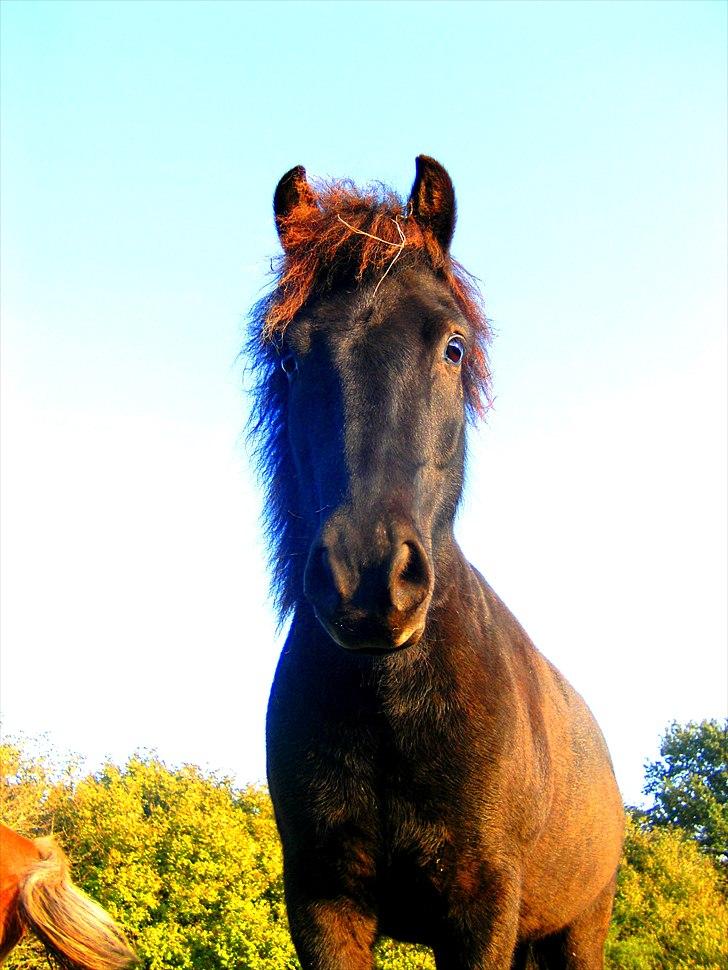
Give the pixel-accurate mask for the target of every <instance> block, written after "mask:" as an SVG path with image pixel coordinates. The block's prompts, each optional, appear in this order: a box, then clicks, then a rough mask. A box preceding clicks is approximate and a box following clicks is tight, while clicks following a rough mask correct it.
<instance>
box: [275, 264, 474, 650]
mask: <svg viewBox="0 0 728 970" xmlns="http://www.w3.org/2000/svg"><path fill="white" fill-rule="evenodd" d="M390 275H391V278H390V277H387V278H386V279H385V280H384V282H383V284H382V285H381V286H380V287H379V290H378V292H377V293H376V296H374V295H373V290H374V288H375V284H374V283H372V284H370V285H367V286H366V287H363V288H360V289H358V290H355V291H353V292H349V293H344V294H341V295H333V296H330V297H327V298H324V299H321V300H319V301H318V302H317V303H316V304H314V305H313V306H311V307H310V308H309V309H308V310H307V311H306V312H304V313H303V314H301V315H300V316H299V317H298V318H297V319H296V320H294V321H293V323H292V324H291V325H290V326H289V328H288V330H287V332H286V336H285V340H284V342H283V345H282V348H281V355H280V366H281V368H282V369H283V371H284V372H285V373H286V374H287V381H288V404H287V407H288V430H289V444H290V448H291V451H292V457H293V461H294V464H295V468H296V473H297V480H298V488H299V493H300V499H301V506H302V507H304V508H307V509H308V510H310V511H312V512H313V513H315V516H316V519H315V528H316V527H317V532H316V534H315V537H314V538H313V540H312V542H311V544H310V548H309V551H308V559H307V563H306V568H305V573H304V591H305V595H306V597H307V598H308V600H309V601H310V603H311V604H312V606H313V608H314V610H315V612H316V616H317V617H318V619H319V621H320V622H321V624H322V626H323V627H324V628H325V630H326V631H327V632H328V634H329V635H330V636H331V637H332V638H333V639H334V640H335V641H336V642H337V643H338V644H340V645H341V646H342V647H345V648H347V649H351V650H368V651H385V650H394V649H398V648H401V647H405V646H408V645H410V644H414V643H416V642H417V641H418V640H419V639H420V637H421V635H422V632H423V630H424V627H425V622H426V617H427V611H428V607H429V605H430V601H431V598H432V593H433V588H434V583H435V568H436V562H437V553H438V550H439V549H440V548H441V547H442V540H443V539H444V538H446V537H447V536H448V535H449V534H450V531H451V526H452V520H453V517H454V514H455V508H456V505H457V501H458V498H459V495H460V492H461V489H462V477H463V462H464V439H465V402H464V391H463V381H462V367H463V363H464V361H465V356H466V355H467V353H468V342H469V337H470V334H469V332H468V324H467V322H466V321H465V319H464V318H463V316H462V314H461V313H460V311H459V310H458V307H457V305H456V303H455V301H454V300H453V298H452V296H451V295H450V293H449V292H448V290H447V287H446V286H445V284H444V283H442V282H441V281H439V280H438V279H437V278H436V276H435V274H434V273H433V272H432V270H431V269H430V268H429V267H427V266H425V265H417V264H416V263H415V265H413V266H408V267H407V268H406V269H403V270H401V271H400V272H399V273H396V274H395V273H392V274H390Z"/></svg>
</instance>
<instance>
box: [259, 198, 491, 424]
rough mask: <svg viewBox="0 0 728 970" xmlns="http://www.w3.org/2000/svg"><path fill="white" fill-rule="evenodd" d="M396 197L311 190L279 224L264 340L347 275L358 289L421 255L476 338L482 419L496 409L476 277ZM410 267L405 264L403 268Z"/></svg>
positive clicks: (473, 367) (470, 370) (470, 361)
mask: <svg viewBox="0 0 728 970" xmlns="http://www.w3.org/2000/svg"><path fill="white" fill-rule="evenodd" d="M411 209H412V206H411V205H410V204H409V203H405V202H403V201H402V199H401V198H400V197H399V196H398V195H397V194H396V193H395V192H393V191H392V190H391V189H388V188H387V187H386V186H382V185H372V186H367V187H366V188H359V187H357V186H356V185H355V184H354V183H353V182H351V181H349V180H336V181H331V182H325V183H324V182H319V183H315V185H314V186H310V185H308V184H307V185H306V191H303V192H301V193H300V195H299V196H298V199H297V201H296V204H295V205H293V207H292V208H291V209H290V210H289V211H288V212H287V213H286V214H285V215H283V216H279V217H278V218H277V225H278V232H279V235H280V238H281V243H282V245H283V254H282V255H281V256H280V257H279V260H278V265H277V267H276V283H275V288H274V290H273V292H272V293H271V296H270V298H269V300H268V301H267V306H266V312H265V314H264V315H263V319H262V336H263V339H264V340H268V341H269V340H274V339H275V338H276V337H280V336H282V334H283V333H284V332H285V330H286V327H287V326H288V324H289V323H290V322H291V320H293V318H294V317H295V316H296V314H297V313H298V312H299V310H300V309H301V307H303V306H304V304H305V303H306V302H307V301H308V300H309V299H310V298H311V297H312V296H313V295H315V294H317V293H322V292H325V291H326V290H327V289H329V288H330V287H331V285H332V280H334V279H337V278H341V276H342V275H343V274H346V275H347V276H348V277H350V278H351V279H352V280H353V281H355V282H362V281H363V280H364V278H365V277H366V278H369V279H371V278H372V277H373V276H374V274H377V273H378V274H380V279H382V278H383V276H384V274H385V273H387V272H388V271H389V268H391V267H393V261H394V260H395V259H397V261H399V256H400V254H401V256H402V257H405V256H406V255H407V254H409V253H417V254H419V256H420V258H422V259H424V260H425V261H426V263H427V264H428V265H429V266H430V267H431V269H432V270H433V271H434V272H435V273H436V274H437V275H438V276H439V277H440V278H441V279H442V280H443V281H444V282H445V283H446V285H447V287H448V289H449V290H450V293H451V294H452V296H453V298H454V299H455V302H456V303H457V305H458V307H459V308H460V311H461V312H462V314H463V316H464V317H465V319H466V320H467V322H468V324H469V326H470V328H471V330H472V346H471V348H470V352H469V354H468V357H467V358H466V366H465V369H464V376H465V387H466V393H467V397H468V403H469V405H470V406H471V407H472V408H473V410H474V411H476V412H478V413H482V412H483V411H484V410H485V409H486V407H487V405H488V404H489V403H490V371H489V367H488V356H487V344H488V342H489V340H490V328H489V325H488V319H487V317H486V315H485V311H484V309H483V304H482V299H481V296H480V293H479V291H478V288H477V286H476V284H475V281H474V279H473V277H471V276H470V274H468V273H467V271H466V270H465V269H463V267H462V266H460V264H459V263H457V262H456V261H455V260H454V259H453V258H452V257H451V256H450V254H449V252H446V251H445V250H444V249H443V248H442V246H441V245H440V243H439V242H438V240H437V239H436V238H435V235H434V233H433V232H432V230H431V229H430V228H429V227H427V226H425V225H423V224H422V223H420V222H419V221H418V220H417V219H416V218H415V217H414V216H413V215H412V212H411ZM402 262H404V258H403V260H402Z"/></svg>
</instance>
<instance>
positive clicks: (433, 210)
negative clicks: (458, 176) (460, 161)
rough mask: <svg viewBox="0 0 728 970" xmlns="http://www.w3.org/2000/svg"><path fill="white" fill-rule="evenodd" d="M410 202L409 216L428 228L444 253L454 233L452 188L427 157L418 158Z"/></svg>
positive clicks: (453, 196)
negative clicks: (410, 210)
mask: <svg viewBox="0 0 728 970" xmlns="http://www.w3.org/2000/svg"><path fill="white" fill-rule="evenodd" d="M415 166H416V175H415V181H414V185H413V186H412V191H411V192H410V202H411V203H412V214H413V215H414V217H415V219H417V221H418V222H419V223H421V224H422V225H423V226H426V227H427V228H429V229H430V230H431V231H432V233H433V235H434V236H435V239H437V241H438V242H439V243H440V245H441V246H442V248H443V250H444V251H445V252H447V251H448V249H449V248H450V243H451V242H452V234H453V232H454V231H455V189H454V188H453V185H452V180H451V178H450V176H449V175H448V174H447V172H446V171H445V169H444V168H443V167H442V165H440V163H439V162H436V161H435V159H434V158H430V157H429V156H428V155H418V156H417V159H416V161H415Z"/></svg>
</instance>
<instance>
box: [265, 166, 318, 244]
mask: <svg viewBox="0 0 728 970" xmlns="http://www.w3.org/2000/svg"><path fill="white" fill-rule="evenodd" d="M314 201H315V195H314V192H313V189H312V188H311V186H310V185H309V184H308V182H307V181H306V169H305V168H304V167H303V165H296V167H295V168H292V169H291V170H290V171H289V172H286V174H285V175H284V176H283V178H282V179H281V180H280V182H279V183H278V185H277V186H276V190H275V194H274V195H273V213H274V215H275V218H276V228H277V229H278V235H279V236H280V235H281V222H280V220H281V219H285V217H286V216H287V215H289V214H290V212H291V211H292V210H293V209H294V208H295V207H296V206H297V205H299V203H301V202H308V203H310V204H313V203H314ZM281 242H283V239H282V238H281Z"/></svg>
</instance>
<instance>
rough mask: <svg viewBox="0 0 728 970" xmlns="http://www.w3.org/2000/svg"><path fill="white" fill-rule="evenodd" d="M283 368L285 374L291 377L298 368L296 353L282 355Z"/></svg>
mask: <svg viewBox="0 0 728 970" xmlns="http://www.w3.org/2000/svg"><path fill="white" fill-rule="evenodd" d="M281 370H282V371H283V373H284V374H287V375H288V376H289V377H291V376H292V375H293V374H295V373H296V371H297V370H298V361H297V360H296V355H295V354H284V355H283V356H282V357H281Z"/></svg>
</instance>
